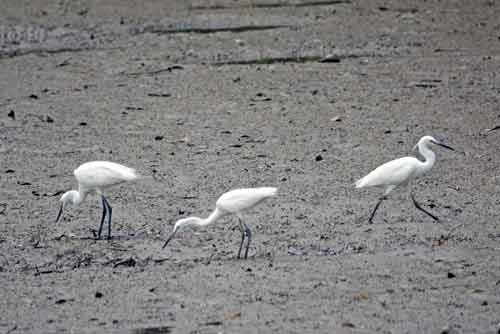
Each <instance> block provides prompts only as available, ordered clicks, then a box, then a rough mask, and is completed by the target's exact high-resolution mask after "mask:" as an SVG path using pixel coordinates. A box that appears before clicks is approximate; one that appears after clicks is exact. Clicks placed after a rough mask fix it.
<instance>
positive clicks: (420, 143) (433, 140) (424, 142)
mask: <svg viewBox="0 0 500 334" xmlns="http://www.w3.org/2000/svg"><path fill="white" fill-rule="evenodd" d="M429 144H435V145H439V146H441V147H444V148H447V149H449V150H452V151H454V149H453V148H452V147H450V146H448V145H446V144H444V143H443V142H441V141H439V140H437V139H436V138H434V137H432V136H423V137H422V138H420V140H419V141H418V143H417V145H415V147H414V148H413V149H416V148H417V147H422V146H429Z"/></svg>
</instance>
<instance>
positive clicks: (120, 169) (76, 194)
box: [56, 161, 138, 239]
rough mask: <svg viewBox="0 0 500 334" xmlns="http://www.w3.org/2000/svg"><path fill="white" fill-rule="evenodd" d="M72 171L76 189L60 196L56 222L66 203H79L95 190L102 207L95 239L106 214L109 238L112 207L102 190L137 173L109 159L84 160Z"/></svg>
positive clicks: (131, 177) (99, 232)
mask: <svg viewBox="0 0 500 334" xmlns="http://www.w3.org/2000/svg"><path fill="white" fill-rule="evenodd" d="M73 173H74V174H75V177H76V180H77V181H78V190H70V191H67V192H65V193H64V194H63V195H62V196H61V200H60V201H61V207H60V209H59V213H58V214H57V218H56V223H57V222H58V221H59V219H60V218H61V216H62V214H63V211H64V209H65V208H66V206H67V205H68V204H73V205H79V204H80V203H81V202H83V200H85V197H87V195H88V194H89V193H92V192H95V193H97V194H98V195H99V196H101V200H102V208H103V210H102V218H101V224H100V225H99V231H98V232H97V239H100V238H101V233H102V228H103V225H104V219H105V217H106V214H107V215H108V239H111V214H112V211H113V209H112V208H111V205H109V202H108V200H107V199H106V197H105V196H104V191H105V190H106V189H107V188H109V187H111V186H114V185H117V184H120V183H123V182H127V181H132V180H135V179H137V178H138V175H137V173H136V172H135V170H134V169H132V168H129V167H126V166H123V165H120V164H117V163H114V162H109V161H91V162H86V163H84V164H82V165H80V166H79V167H78V168H77V169H75V171H74V172H73Z"/></svg>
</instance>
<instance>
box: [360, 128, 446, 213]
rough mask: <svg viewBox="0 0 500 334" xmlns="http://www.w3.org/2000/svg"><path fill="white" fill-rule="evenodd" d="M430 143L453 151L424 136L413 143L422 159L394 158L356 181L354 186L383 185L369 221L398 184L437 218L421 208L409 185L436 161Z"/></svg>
mask: <svg viewBox="0 0 500 334" xmlns="http://www.w3.org/2000/svg"><path fill="white" fill-rule="evenodd" d="M431 144H435V145H439V146H442V147H444V148H447V149H449V150H452V151H453V148H451V147H450V146H448V145H445V144H444V143H442V142H440V141H438V140H436V139H435V138H434V137H432V136H424V137H422V138H420V140H419V141H418V143H417V145H415V147H414V148H413V149H416V148H418V151H419V153H420V154H421V155H422V156H423V157H424V161H420V160H419V159H417V158H415V157H404V158H399V159H395V160H392V161H389V162H386V163H385V164H383V165H381V166H379V167H377V168H375V169H374V170H373V171H371V172H370V173H369V174H368V175H366V176H365V177H363V178H361V179H359V180H358V181H356V183H355V186H356V188H363V187H369V186H383V187H385V192H384V194H383V196H382V197H381V198H380V200H379V201H378V202H377V204H376V205H375V208H374V209H373V211H372V213H371V215H370V219H369V220H368V221H369V222H370V223H372V222H373V217H374V216H375V212H377V209H378V208H379V206H380V204H381V203H382V201H383V200H385V199H387V195H388V194H389V193H390V192H391V191H392V190H394V188H396V187H397V186H400V185H402V186H407V187H408V195H410V196H411V199H412V201H413V204H414V205H415V207H416V208H417V209H418V210H420V211H422V212H424V213H426V214H427V215H429V216H430V217H432V218H433V219H434V220H439V219H438V218H437V217H436V216H434V215H433V214H432V213H430V212H428V211H427V210H425V209H424V208H422V206H421V205H420V204H419V203H418V202H417V201H416V200H415V197H414V196H413V194H412V193H411V187H410V181H411V180H413V179H415V178H418V177H420V176H422V175H423V174H425V173H427V172H428V171H430V170H431V168H432V166H433V165H434V162H435V161H436V155H435V154H434V152H432V151H431V149H430V145H431Z"/></svg>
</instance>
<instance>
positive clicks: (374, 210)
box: [368, 196, 387, 224]
mask: <svg viewBox="0 0 500 334" xmlns="http://www.w3.org/2000/svg"><path fill="white" fill-rule="evenodd" d="M386 198H387V197H385V196H382V197H380V200H379V201H378V202H377V205H375V208H374V209H373V211H372V214H371V215H370V219H368V222H369V223H370V224H372V223H373V217H374V216H375V212H377V210H378V207H379V206H380V204H382V201H383V200H385V199H386Z"/></svg>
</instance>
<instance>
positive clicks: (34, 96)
mask: <svg viewBox="0 0 500 334" xmlns="http://www.w3.org/2000/svg"><path fill="white" fill-rule="evenodd" d="M29 98H30V99H34V100H36V99H38V95H36V94H31V95H30V96H29Z"/></svg>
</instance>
